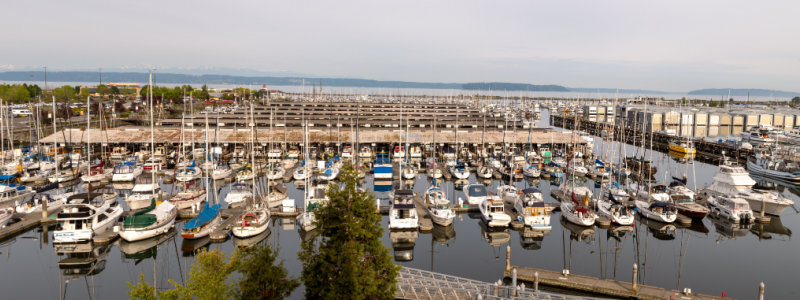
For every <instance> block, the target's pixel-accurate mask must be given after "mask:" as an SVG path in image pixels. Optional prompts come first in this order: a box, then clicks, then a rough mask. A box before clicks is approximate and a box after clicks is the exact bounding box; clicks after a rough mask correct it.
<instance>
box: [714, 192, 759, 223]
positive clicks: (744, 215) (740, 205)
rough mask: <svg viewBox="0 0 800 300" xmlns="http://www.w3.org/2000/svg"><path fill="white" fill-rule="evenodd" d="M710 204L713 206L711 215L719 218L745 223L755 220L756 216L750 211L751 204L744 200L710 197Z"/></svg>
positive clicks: (724, 196) (721, 196) (720, 196)
mask: <svg viewBox="0 0 800 300" xmlns="http://www.w3.org/2000/svg"><path fill="white" fill-rule="evenodd" d="M708 204H709V205H710V206H711V213H712V214H714V215H717V216H718V217H724V218H727V219H729V220H731V221H734V222H744V223H749V222H751V221H753V220H754V216H755V215H754V214H753V211H752V210H751V209H750V204H749V203H747V201H745V200H744V199H742V198H737V197H730V196H728V195H717V196H711V197H708Z"/></svg>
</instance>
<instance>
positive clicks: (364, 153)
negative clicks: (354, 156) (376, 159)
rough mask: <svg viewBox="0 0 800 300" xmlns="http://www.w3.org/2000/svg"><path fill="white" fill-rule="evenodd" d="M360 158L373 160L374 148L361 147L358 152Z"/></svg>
mask: <svg viewBox="0 0 800 300" xmlns="http://www.w3.org/2000/svg"><path fill="white" fill-rule="evenodd" d="M358 157H360V158H372V148H370V147H369V146H361V149H359V151H358Z"/></svg>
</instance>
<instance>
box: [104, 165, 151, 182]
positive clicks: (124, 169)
mask: <svg viewBox="0 0 800 300" xmlns="http://www.w3.org/2000/svg"><path fill="white" fill-rule="evenodd" d="M142 171H144V168H142V166H141V165H139V164H137V163H136V162H123V163H120V164H118V165H117V166H116V167H114V175H113V176H112V177H111V181H133V179H134V178H136V176H139V175H140V174H142Z"/></svg>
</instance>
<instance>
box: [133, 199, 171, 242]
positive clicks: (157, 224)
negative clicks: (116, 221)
mask: <svg viewBox="0 0 800 300" xmlns="http://www.w3.org/2000/svg"><path fill="white" fill-rule="evenodd" d="M177 217H178V209H176V208H175V205H173V204H172V203H170V202H169V201H163V202H161V203H158V204H156V199H155V198H153V199H152V200H150V206H149V207H147V208H145V209H143V210H140V211H137V212H134V213H133V214H132V215H130V216H127V217H125V219H124V220H123V221H122V226H121V227H120V229H119V236H120V238H122V239H123V240H126V241H128V242H135V241H141V240H144V239H149V238H151V237H154V236H157V235H160V234H163V233H166V232H167V231H170V230H171V229H172V225H174V224H175V219H177Z"/></svg>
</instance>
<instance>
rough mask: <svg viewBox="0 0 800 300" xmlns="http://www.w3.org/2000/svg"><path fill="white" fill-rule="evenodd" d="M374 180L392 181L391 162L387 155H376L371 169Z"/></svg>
mask: <svg viewBox="0 0 800 300" xmlns="http://www.w3.org/2000/svg"><path fill="white" fill-rule="evenodd" d="M372 171H373V173H374V177H375V179H392V160H391V159H390V158H389V154H387V153H378V155H377V157H376V158H375V165H374V166H373V167H372Z"/></svg>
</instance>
